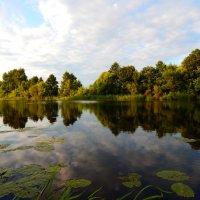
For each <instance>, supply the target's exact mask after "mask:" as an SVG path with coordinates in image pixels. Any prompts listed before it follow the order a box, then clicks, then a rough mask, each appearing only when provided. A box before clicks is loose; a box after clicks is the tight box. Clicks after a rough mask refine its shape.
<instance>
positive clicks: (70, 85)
mask: <svg viewBox="0 0 200 200" xmlns="http://www.w3.org/2000/svg"><path fill="white" fill-rule="evenodd" d="M81 86H82V84H81V82H80V81H79V80H77V78H76V76H74V74H73V73H71V74H70V73H69V72H65V73H64V74H63V80H62V82H61V87H60V95H61V96H72V95H74V94H75V93H76V92H77V90H78V88H80V87H81Z"/></svg>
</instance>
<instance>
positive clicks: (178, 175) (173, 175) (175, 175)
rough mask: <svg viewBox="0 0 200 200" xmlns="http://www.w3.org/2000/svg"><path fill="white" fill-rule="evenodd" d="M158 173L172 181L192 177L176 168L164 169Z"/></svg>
mask: <svg viewBox="0 0 200 200" xmlns="http://www.w3.org/2000/svg"><path fill="white" fill-rule="evenodd" d="M156 175H157V176H158V177H160V178H162V179H165V180H170V181H185V180H188V179H189V178H190V177H189V176H188V175H186V174H185V173H184V172H181V171H175V170H162V171H159V172H157V173H156Z"/></svg>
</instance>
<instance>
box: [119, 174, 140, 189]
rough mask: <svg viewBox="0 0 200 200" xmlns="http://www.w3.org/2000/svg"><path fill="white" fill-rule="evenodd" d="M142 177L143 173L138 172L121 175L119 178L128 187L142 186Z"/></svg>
mask: <svg viewBox="0 0 200 200" xmlns="http://www.w3.org/2000/svg"><path fill="white" fill-rule="evenodd" d="M140 178H141V175H140V174H137V173H130V174H128V176H121V177H119V179H120V180H121V181H122V185H124V186H125V187H128V188H133V187H140V186H141V184H142V183H141V181H140Z"/></svg>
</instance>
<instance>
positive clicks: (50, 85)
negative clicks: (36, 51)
mask: <svg viewBox="0 0 200 200" xmlns="http://www.w3.org/2000/svg"><path fill="white" fill-rule="evenodd" d="M57 95H58V81H57V80H56V77H55V76H54V75H53V74H51V75H49V77H48V79H47V80H46V81H45V96H47V97H53V96H57Z"/></svg>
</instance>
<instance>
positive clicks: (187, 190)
mask: <svg viewBox="0 0 200 200" xmlns="http://www.w3.org/2000/svg"><path fill="white" fill-rule="evenodd" d="M171 189H172V191H174V192H175V193H176V194H177V195H178V196H181V197H194V191H193V190H192V188H191V187H189V186H188V185H185V184H183V183H174V184H173V185H172V186H171Z"/></svg>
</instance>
